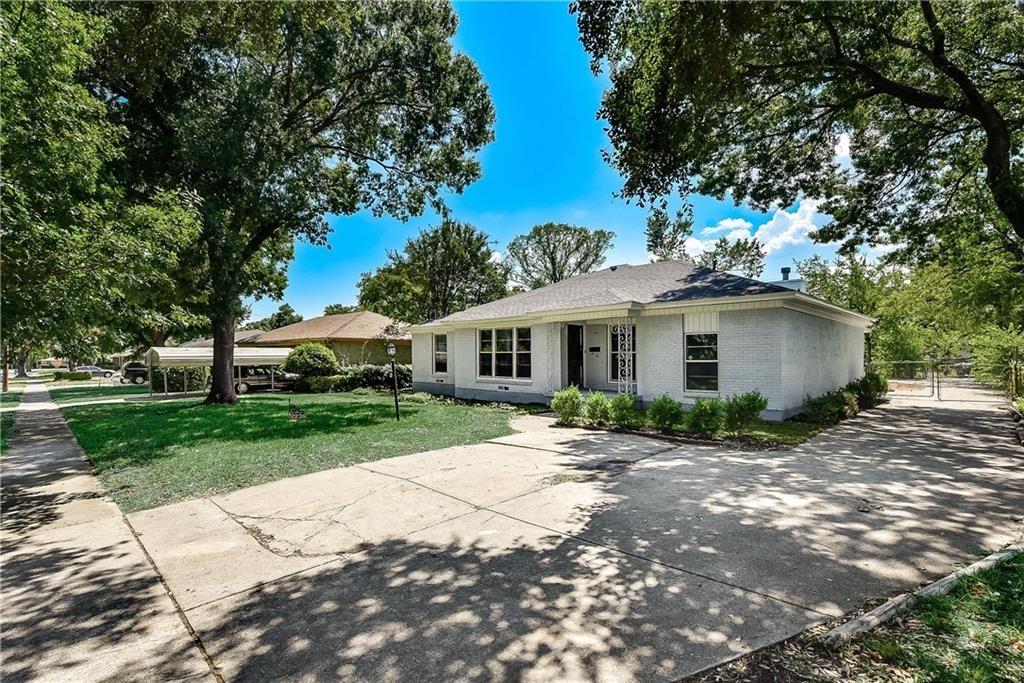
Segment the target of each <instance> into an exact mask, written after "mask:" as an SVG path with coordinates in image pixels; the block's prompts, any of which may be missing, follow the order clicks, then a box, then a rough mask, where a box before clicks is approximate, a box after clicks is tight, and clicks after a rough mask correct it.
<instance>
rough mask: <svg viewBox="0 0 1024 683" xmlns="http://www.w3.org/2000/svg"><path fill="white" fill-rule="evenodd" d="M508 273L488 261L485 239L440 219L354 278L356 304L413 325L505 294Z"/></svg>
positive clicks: (465, 225)
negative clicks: (382, 262) (377, 265)
mask: <svg viewBox="0 0 1024 683" xmlns="http://www.w3.org/2000/svg"><path fill="white" fill-rule="evenodd" d="M507 282H508V271H507V269H506V268H505V267H503V266H502V265H501V264H497V263H494V262H493V261H492V260H491V245H490V238H488V236H487V235H486V234H485V233H484V232H482V231H480V230H477V229H476V228H474V227H473V226H472V225H470V224H468V223H460V222H458V221H452V220H445V221H442V223H441V224H440V225H439V226H437V227H435V228H431V229H428V230H421V231H420V233H419V235H418V236H416V237H414V238H411V239H409V240H408V241H407V242H406V243H405V248H404V249H403V251H401V252H397V251H392V252H389V253H388V263H387V264H386V265H385V266H383V267H381V268H379V269H378V270H377V271H376V272H374V273H363V276H362V278H361V279H360V280H359V306H360V307H361V308H364V309H366V310H370V311H375V312H377V313H380V314H382V315H386V316H388V317H391V318H393V319H395V320H401V321H403V322H409V323H418V322H423V321H426V320H433V319H435V318H441V317H444V316H446V315H449V314H450V313H454V312H456V311H461V310H463V309H465V308H468V307H469V306H475V305H477V304H482V303H486V302H488V301H494V300H495V299H499V298H501V297H503V296H505V294H506V291H507V288H506V287H507V285H506V283H507Z"/></svg>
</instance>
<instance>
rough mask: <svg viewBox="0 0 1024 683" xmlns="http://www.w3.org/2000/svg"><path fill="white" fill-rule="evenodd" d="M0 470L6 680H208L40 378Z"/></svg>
mask: <svg viewBox="0 0 1024 683" xmlns="http://www.w3.org/2000/svg"><path fill="white" fill-rule="evenodd" d="M0 471H2V479H3V486H2V497H3V521H2V526H0V543H2V554H0V562H2V579H3V580H2V585H0V606H2V607H0V609H2V611H0V628H2V647H0V653H2V663H0V677H2V678H3V680H4V681H23V680H75V681H87V680H108V679H111V680H112V679H117V680H153V679H163V680H176V679H184V678H201V677H207V678H209V679H211V680H212V679H214V678H215V676H214V675H213V674H212V673H211V669H210V667H209V665H208V664H207V661H206V659H205V657H204V655H203V653H202V652H201V650H200V649H199V647H198V646H197V645H196V642H195V640H194V639H193V638H192V636H191V635H190V633H189V630H188V628H187V627H186V625H185V621H184V620H183V618H182V616H180V613H179V611H178V610H177V608H176V606H175V604H174V601H173V600H172V598H171V596H170V595H169V594H168V592H167V590H166V589H165V588H164V585H163V584H162V583H161V581H160V578H159V577H158V575H157V573H156V570H155V569H154V568H153V565H152V564H151V563H150V561H149V559H148V558H147V556H146V554H145V552H144V551H143V549H142V547H141V546H140V545H139V543H138V542H137V541H136V539H135V537H134V534H133V532H132V530H131V529H130V528H129V526H128V523H127V522H126V520H125V518H124V517H123V515H122V514H121V511H120V510H119V509H118V507H117V506H116V505H115V504H114V502H113V501H112V500H110V498H109V497H107V496H106V495H105V493H104V492H103V489H102V487H101V485H100V483H99V481H98V480H97V479H96V477H95V476H93V474H92V471H91V467H90V465H89V463H88V461H87V460H86V458H85V454H84V453H83V452H82V450H81V448H80V447H79V446H78V443H77V442H76V441H75V439H74V437H73V436H72V434H71V432H70V430H69V429H68V427H67V423H66V422H65V421H64V418H63V417H62V416H61V414H60V412H59V411H58V409H57V406H56V405H55V404H54V403H53V402H51V401H50V397H49V393H48V392H47V390H46V387H45V386H44V385H43V383H42V382H41V381H35V382H29V383H28V385H27V386H26V388H25V393H24V396H23V399H22V405H21V407H20V409H19V411H18V418H17V421H16V423H15V429H14V434H13V435H12V437H11V440H10V447H9V449H8V450H7V452H6V453H4V454H3V461H2V466H0Z"/></svg>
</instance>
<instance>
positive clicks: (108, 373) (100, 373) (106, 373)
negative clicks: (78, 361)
mask: <svg viewBox="0 0 1024 683" xmlns="http://www.w3.org/2000/svg"><path fill="white" fill-rule="evenodd" d="M75 372H88V373H91V374H92V376H93V377H113V376H114V371H113V370H108V369H106V368H101V367H98V366H96V365H76V366H75Z"/></svg>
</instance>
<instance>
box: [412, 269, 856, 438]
mask: <svg viewBox="0 0 1024 683" xmlns="http://www.w3.org/2000/svg"><path fill="white" fill-rule="evenodd" d="M871 323H872V320H871V318H868V317H867V316H864V315H861V314H859V313H854V312H853V311H848V310H846V309H843V308H840V307H838V306H833V305H832V304H829V303H827V302H825V301H823V300H821V299H818V298H816V297H813V296H810V295H808V294H804V293H802V292H799V291H795V290H793V289H789V288H787V287H782V286H779V285H774V284H768V283H763V282H759V281H756V280H750V279H747V278H743V277H739V276H736V275H731V274H729V273H723V272H720V271H714V270H709V269H706V268H698V267H696V266H693V265H691V264H687V263H683V262H678V261H667V262H662V263H651V264H646V265H641V266H629V265H622V266H613V267H611V268H606V269H604V270H600V271H596V272H593V273H588V274H586V275H579V276H577V277H574V278H570V279H569V280H565V281H563V282H558V283H555V284H553V285H549V286H548V287H543V288H540V289H536V290H533V291H530V292H525V293H523V294H517V295H515V296H511V297H508V298H505V299H501V300H499V301H493V302H491V303H487V304H483V305H481V306H475V307H473V308H470V309H467V310H465V311H461V312H459V313H455V314H452V315H450V316H447V317H445V318H441V319H439V320H434V321H431V322H429V323H425V324H422V325H415V326H413V327H412V328H410V329H411V332H412V360H413V388H414V389H415V390H417V391H427V392H430V393H435V394H446V395H451V396H457V397H461V398H475V399H484V400H501V401H509V402H524V403H525V402H549V401H550V399H551V396H552V395H553V394H554V392H556V391H558V390H560V389H563V388H565V387H568V386H570V385H574V384H575V385H577V386H579V387H581V388H582V389H584V390H587V389H590V390H596V391H631V392H633V393H636V394H637V396H638V397H639V398H640V400H641V401H649V400H651V399H653V398H656V397H658V396H661V395H662V394H667V395H668V396H671V397H673V398H675V399H677V400H680V401H682V402H683V403H687V404H689V403H692V402H693V401H694V400H695V399H697V398H700V397H707V396H721V397H724V396H729V395H732V394H737V393H742V392H745V391H750V390H753V389H757V390H759V391H761V393H763V394H764V395H765V396H767V397H768V410H767V411H766V413H765V417H766V418H769V419H784V418H786V417H789V416H791V415H794V414H796V413H798V412H800V409H801V406H802V405H803V401H804V398H805V397H807V396H808V395H811V396H816V395H819V394H822V393H824V392H826V391H829V390H831V389H835V388H837V387H840V386H843V385H844V384H846V383H847V382H849V381H851V380H853V379H857V378H858V377H860V376H861V375H862V374H863V372H864V333H865V331H866V330H867V329H868V327H869V326H870V325H871ZM620 350H621V352H620Z"/></svg>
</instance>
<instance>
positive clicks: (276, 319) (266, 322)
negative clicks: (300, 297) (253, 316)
mask: <svg viewBox="0 0 1024 683" xmlns="http://www.w3.org/2000/svg"><path fill="white" fill-rule="evenodd" d="M300 322H302V316H301V315H299V314H298V313H296V312H295V309H294V308H292V307H291V304H281V305H280V306H278V308H277V310H276V311H274V312H273V313H271V314H270V315H268V316H267V317H266V318H260V319H259V320H251V321H249V322H248V323H246V324H245V325H244V326H243V329H246V330H276V329H277V328H279V327H284V326H285V325H292V324H294V323H300Z"/></svg>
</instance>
